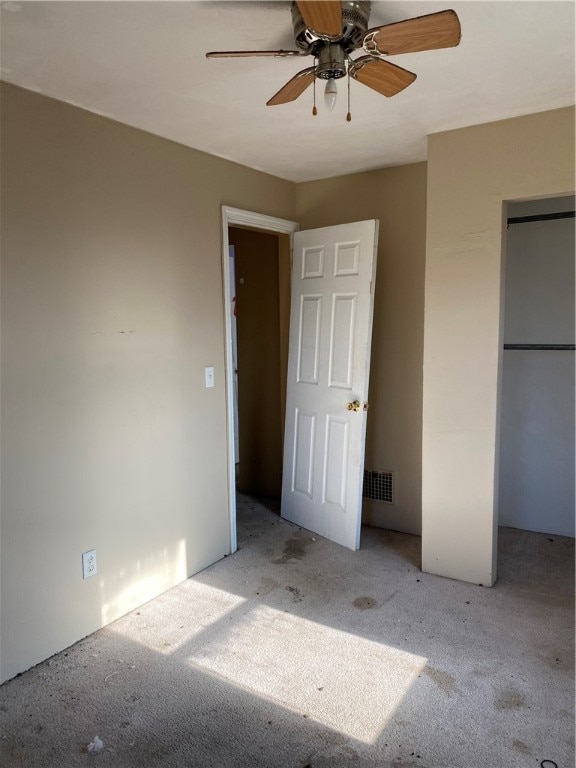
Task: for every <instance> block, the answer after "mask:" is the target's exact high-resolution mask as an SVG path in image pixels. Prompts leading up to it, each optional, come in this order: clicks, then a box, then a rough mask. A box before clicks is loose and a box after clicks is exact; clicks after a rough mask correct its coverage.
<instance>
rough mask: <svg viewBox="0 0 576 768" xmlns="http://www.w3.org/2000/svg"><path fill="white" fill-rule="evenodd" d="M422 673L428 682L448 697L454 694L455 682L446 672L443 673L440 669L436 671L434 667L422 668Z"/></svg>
mask: <svg viewBox="0 0 576 768" xmlns="http://www.w3.org/2000/svg"><path fill="white" fill-rule="evenodd" d="M422 672H423V673H424V674H425V675H427V676H428V677H429V678H430V680H432V681H433V682H434V683H436V685H437V686H438V688H440V689H441V690H442V691H444V693H445V694H447V695H448V696H450V694H452V693H453V692H454V687H455V685H456V680H455V679H454V678H453V677H452V675H449V674H448V672H443V671H442V670H441V669H436V667H430V666H427V667H424V669H423V670H422Z"/></svg>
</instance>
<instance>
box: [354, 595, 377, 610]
mask: <svg viewBox="0 0 576 768" xmlns="http://www.w3.org/2000/svg"><path fill="white" fill-rule="evenodd" d="M352 605H353V606H354V608H358V610H359V611H367V610H368V609H369V608H375V607H376V605H377V602H376V600H374V598H373V597H357V598H356V600H354V602H353V603H352Z"/></svg>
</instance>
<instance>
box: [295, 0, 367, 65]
mask: <svg viewBox="0 0 576 768" xmlns="http://www.w3.org/2000/svg"><path fill="white" fill-rule="evenodd" d="M369 18H370V3H369V2H365V0H344V2H343V3H342V34H341V35H337V36H335V37H331V36H330V35H320V34H318V33H317V32H316V31H315V30H313V29H309V28H308V27H307V26H306V22H305V21H304V19H303V18H302V14H301V13H300V10H299V9H298V6H297V5H296V3H295V2H294V3H292V25H293V27H294V41H295V43H296V45H297V46H298V48H300V50H301V51H304V53H307V54H311V55H312V56H318V57H319V58H320V53H321V52H322V50H323V49H324V48H325V47H327V43H335V44H337V46H338V47H339V48H341V50H342V51H343V53H344V54H349V53H351V52H352V51H354V50H356V48H359V47H360V46H361V45H362V39H363V37H364V34H365V33H366V30H367V29H368V19H369ZM331 47H332V46H331ZM341 76H342V75H340V77H341ZM318 77H322V75H321V74H320V73H318ZM328 77H334V75H330V76H325V79H328ZM335 77H338V75H336V76H335Z"/></svg>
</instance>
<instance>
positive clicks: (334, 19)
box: [206, 0, 461, 122]
mask: <svg viewBox="0 0 576 768" xmlns="http://www.w3.org/2000/svg"><path fill="white" fill-rule="evenodd" d="M369 18H370V3H369V2H364V0H343V2H339V0H295V2H293V3H292V26H293V29H294V43H295V45H296V47H297V49H298V50H291V51H283V50H280V51H212V52H210V53H207V54H206V57H207V58H234V57H248V56H270V57H275V58H286V57H292V56H313V57H314V66H312V67H308V68H307V69H303V70H301V71H300V72H297V73H296V74H295V75H294V76H293V77H292V78H291V79H290V80H289V81H288V82H287V83H286V84H285V85H283V86H282V88H280V90H279V91H278V92H277V93H275V94H274V96H272V98H271V99H269V100H268V101H267V102H266V104H267V105H268V106H276V105H278V104H287V103H288V102H290V101H294V100H295V99H297V98H298V97H299V96H300V95H301V94H302V93H304V91H305V90H306V89H307V88H308V86H309V85H311V84H312V83H314V106H313V109H312V114H313V115H316V114H317V110H316V87H315V85H316V80H317V79H320V80H326V88H325V91H324V101H325V105H326V108H327V109H328V110H329V111H332V110H333V109H334V105H335V103H336V95H337V87H336V80H339V79H341V78H343V77H345V76H347V77H348V112H347V115H346V120H347V121H348V122H350V120H351V113H350V79H351V78H352V79H353V80H357V81H358V82H359V83H362V84H363V85H366V86H367V87H368V88H371V89H372V90H374V91H376V92H377V93H380V94H381V95H383V96H386V97H390V96H395V95H396V94H397V93H400V91H403V90H404V88H407V87H408V86H409V85H410V84H411V83H413V82H414V80H416V75H415V74H414V73H413V72H409V71H408V70H406V69H403V68H402V67H399V66H397V65H396V64H392V62H390V61H387V60H386V59H385V58H384V57H386V56H396V55H398V54H402V53H416V52H420V51H431V50H437V49H439V48H451V47H454V46H456V45H458V44H459V43H460V37H461V32H460V21H459V19H458V16H457V15H456V13H455V11H453V10H447V11H440V12H438V13H430V14H427V15H426V16H417V17H415V18H412V19H407V20H405V21H398V22H394V23H392V24H384V25H383V26H380V27H374V28H373V29H369V28H368V21H369ZM359 49H362V50H363V54H364V55H362V56H360V57H358V58H355V59H353V58H352V57H351V55H350V54H351V53H353V52H354V51H357V50H359Z"/></svg>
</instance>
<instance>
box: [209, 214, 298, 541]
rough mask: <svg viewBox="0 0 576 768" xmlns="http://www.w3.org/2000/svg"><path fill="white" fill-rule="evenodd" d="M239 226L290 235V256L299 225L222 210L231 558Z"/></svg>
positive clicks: (233, 507)
mask: <svg viewBox="0 0 576 768" xmlns="http://www.w3.org/2000/svg"><path fill="white" fill-rule="evenodd" d="M234 226H242V227H248V228H249V229H262V230H265V231H266V232H275V233H277V234H282V235H289V237H290V253H292V235H293V234H294V232H296V231H297V230H298V229H299V224H297V223H296V222H295V221H289V220H288V219H277V218H275V217H274V216H266V215H265V214H263V213H254V212H252V211H243V210H242V209H240V208H230V207H229V206H227V205H223V206H222V286H223V292H224V332H225V342H226V351H225V380H226V426H227V430H226V431H227V435H226V460H227V466H228V511H229V516H230V554H232V553H233V552H236V549H237V548H238V545H237V540H236V465H235V463H234V365H233V361H232V322H231V320H230V317H231V312H232V302H231V300H230V257H229V255H228V246H229V244H230V243H229V239H228V227H234Z"/></svg>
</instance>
